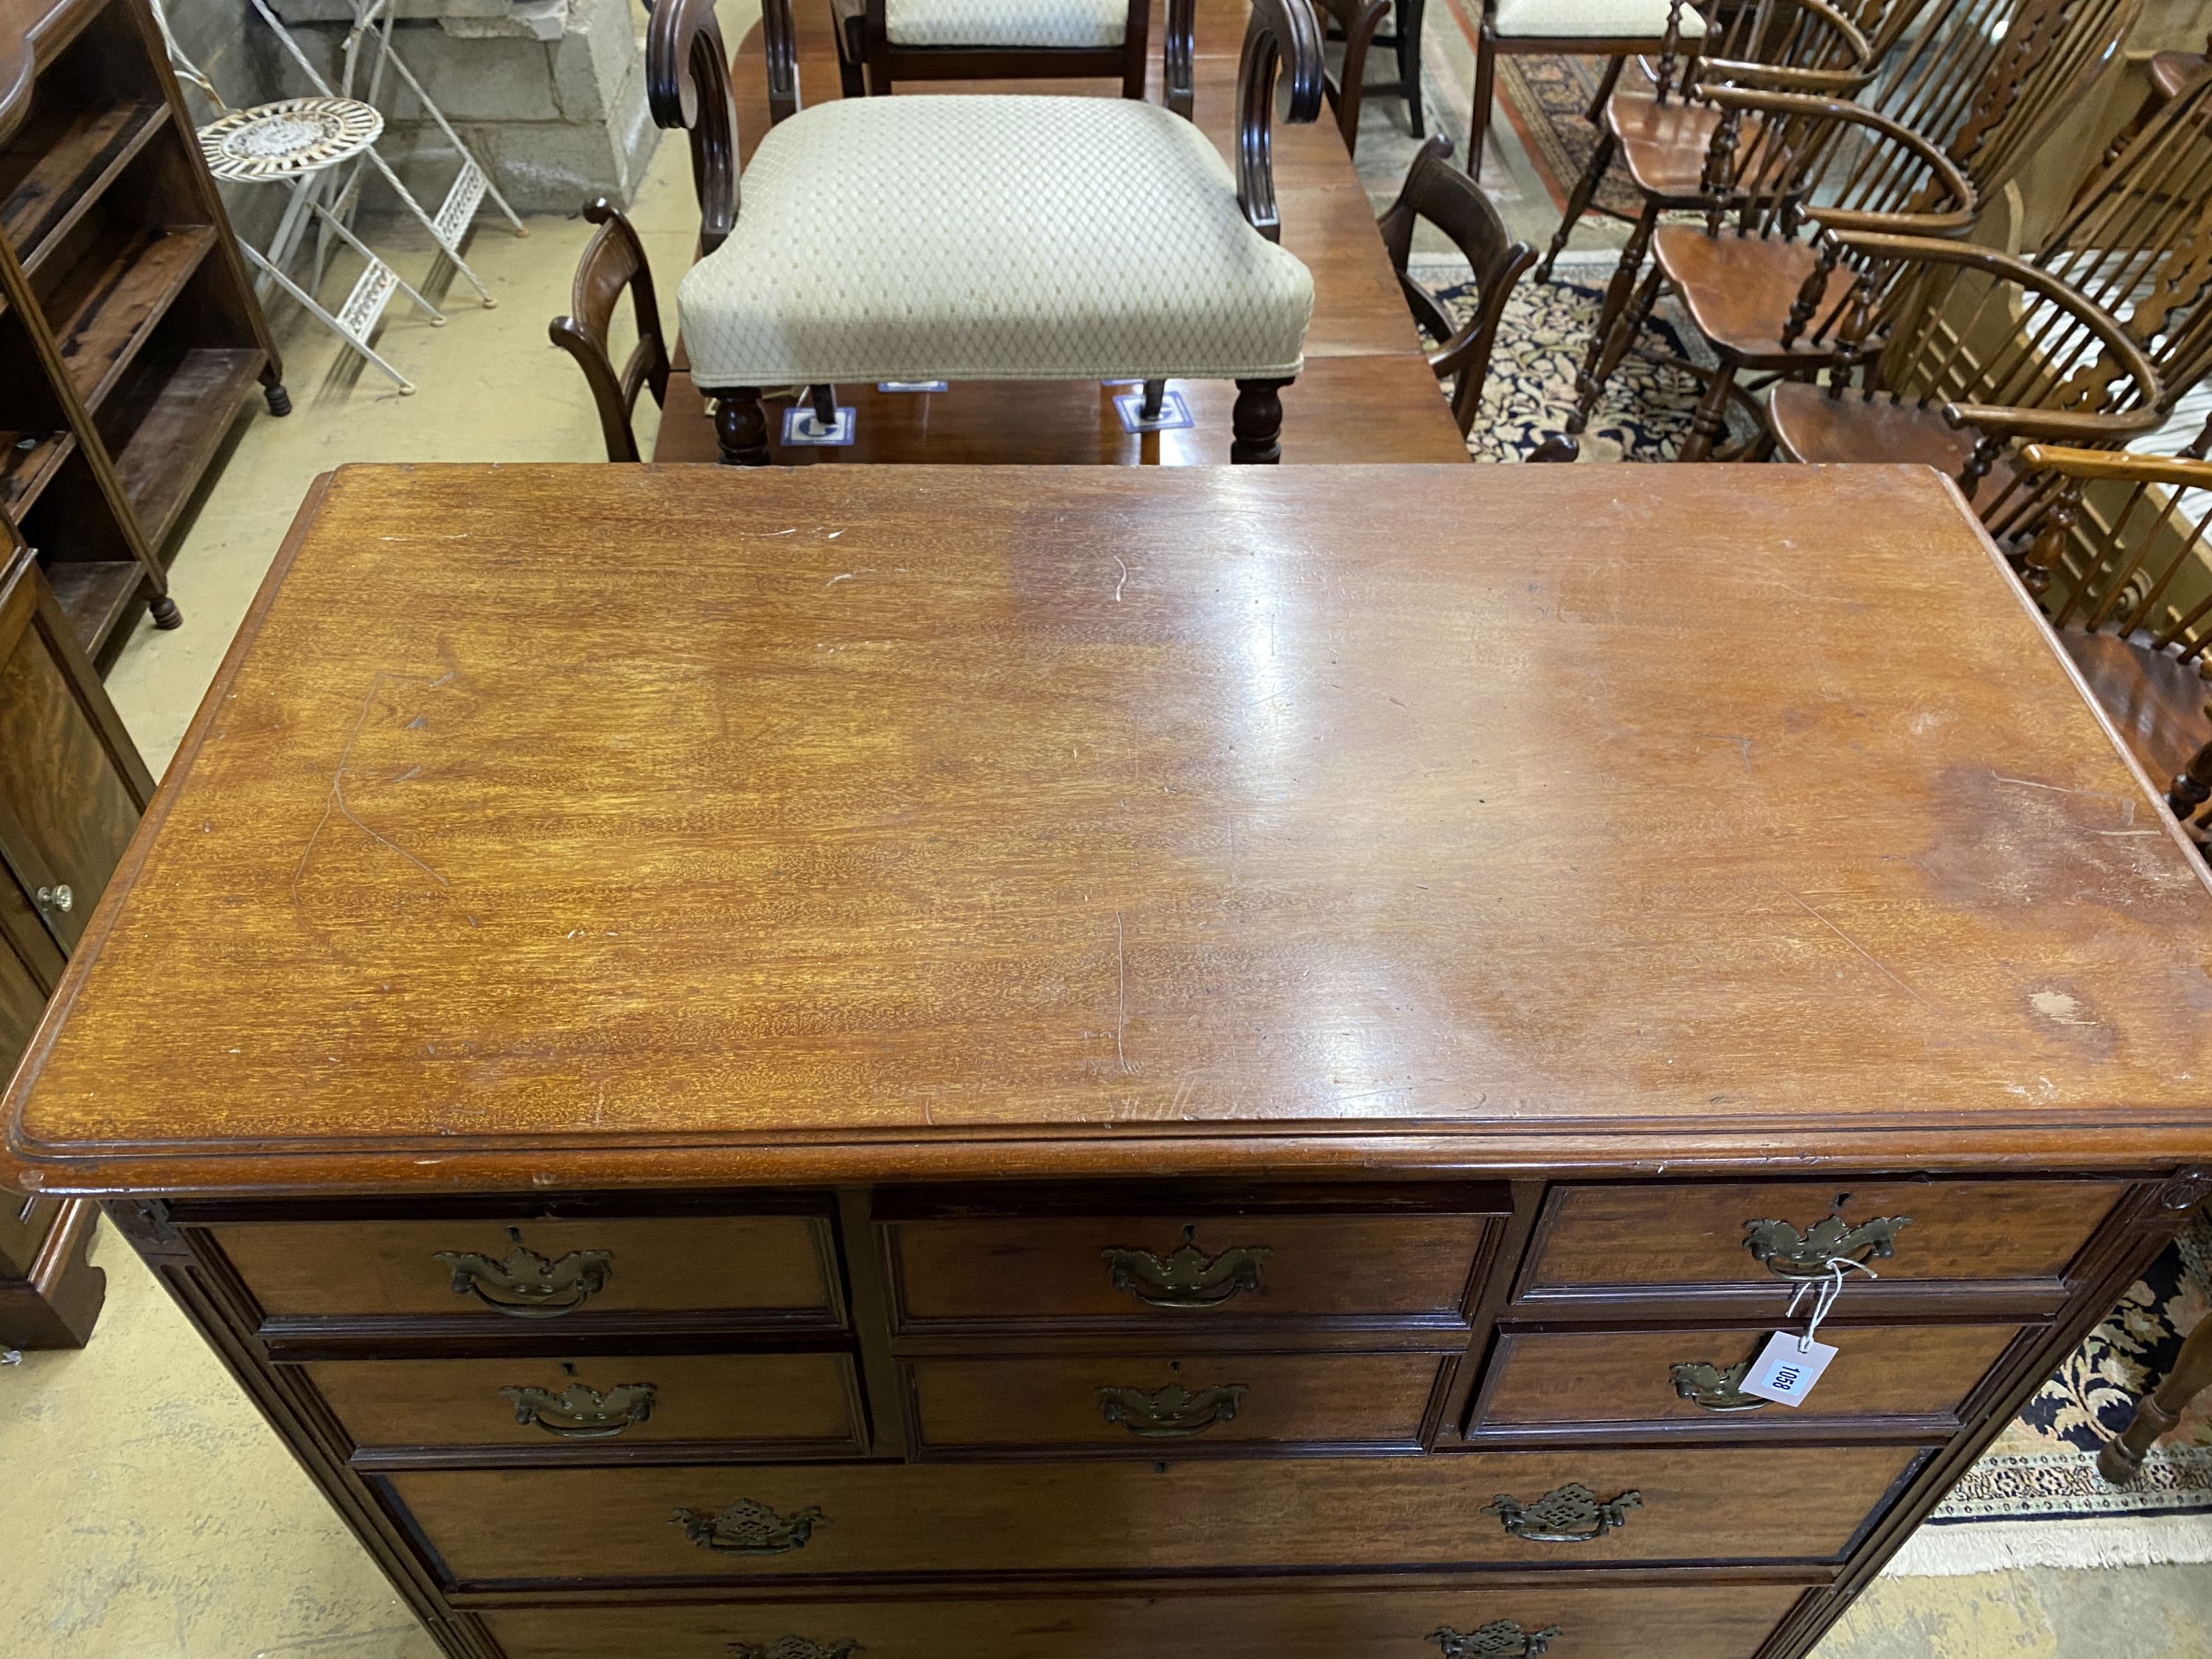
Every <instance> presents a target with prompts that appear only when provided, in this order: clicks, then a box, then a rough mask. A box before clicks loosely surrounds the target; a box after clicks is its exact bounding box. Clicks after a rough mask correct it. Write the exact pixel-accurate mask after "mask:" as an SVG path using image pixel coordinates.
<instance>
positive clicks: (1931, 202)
mask: <svg viewBox="0 0 2212 1659" xmlns="http://www.w3.org/2000/svg"><path fill="white" fill-rule="evenodd" d="M1703 95H1704V96H1705V98H1706V99H1707V100H1709V101H1711V103H1712V104H1714V105H1715V106H1717V107H1719V108H1721V109H1723V110H1735V111H1742V112H1746V113H1750V114H1757V115H1763V116H1765V117H1767V118H1768V120H1769V122H1770V124H1773V123H1777V122H1780V121H1784V120H1790V119H1792V118H1795V119H1797V120H1802V121H1806V122H1826V123H1830V124H1832V125H1837V126H1839V127H1840V126H1851V127H1858V128H1861V129H1863V130H1864V131H1867V132H1869V133H1871V134H1872V135H1874V136H1875V139H1876V140H1877V141H1881V142H1887V143H1891V144H1894V145H1896V146H1897V147H1898V148H1899V149H1903V150H1905V152H1906V153H1908V154H1909V155H1911V157H1912V158H1913V160H1914V161H1917V163H1918V164H1919V165H1920V166H1921V167H1923V168H1924V169H1925V170H1926V172H1927V175H1928V177H1927V181H1926V183H1925V184H1924V185H1923V186H1922V188H1921V191H1920V197H1919V199H1920V201H1921V203H1922V204H1923V205H1921V206H1919V207H1917V208H1915V209H1912V210H1908V211H1904V212H1896V213H1870V212H1864V211H1862V210H1857V209H1854V208H1841V207H1823V206H1820V205H1819V204H1814V203H1808V204H1806V205H1805V210H1804V212H1805V216H1806V217H1807V218H1808V219H1810V220H1812V221H1813V222H1814V223H1816V224H1818V225H1820V227H1821V228H1823V229H1825V230H1828V231H1832V232H1834V233H1837V234H1838V235H1841V234H1844V233H1845V232H1850V233H1853V234H1861V233H1863V234H1896V235H1905V236H1930V237H1936V236H1956V235H1959V234H1962V233H1963V232H1966V231H1967V230H1971V229H1972V228H1973V226H1974V223H1975V222H1976V221H1977V220H1978V219H1979V218H1980V217H1981V204H1980V202H1979V201H1978V198H1977V197H1976V196H1975V193H1974V185H1973V181H1972V179H1968V178H1967V177H1966V174H1965V173H1962V172H1960V169H1959V166H1958V164H1957V163H1956V162H1954V161H1952V160H1951V158H1950V157H1949V156H1948V155H1945V154H1944V153H1943V152H1942V150H1940V149H1937V148H1936V146H1935V145H1934V144H1931V143H1929V142H1928V140H1927V139H1925V138H1923V137H1921V136H1920V134H1918V133H1917V132H1915V131H1913V130H1912V129H1911V128H1910V127H1908V126H1905V125H1903V124H1902V123H1900V122H1898V121H1895V120H1893V119H1892V118H1890V117H1888V116H1887V115H1884V114H1883V113H1881V112H1880V111H1879V110H1871V109H1868V108H1866V107H1864V106H1862V105H1859V104H1854V103H1851V102H1850V101H1848V100H1844V99H1840V98H1825V97H1820V96H1818V95H1816V94H1808V93H1799V92H1769V91H1765V90H1762V89H1759V88H1750V87H1714V88H1711V89H1709V90H1708V91H1706V92H1705V94H1703ZM1839 139H1840V135H1838V141H1839ZM1713 140H1714V143H1715V144H1716V145H1718V144H1719V143H1721V142H1722V135H1721V134H1720V133H1718V132H1716V133H1715V134H1714V135H1713Z"/></svg>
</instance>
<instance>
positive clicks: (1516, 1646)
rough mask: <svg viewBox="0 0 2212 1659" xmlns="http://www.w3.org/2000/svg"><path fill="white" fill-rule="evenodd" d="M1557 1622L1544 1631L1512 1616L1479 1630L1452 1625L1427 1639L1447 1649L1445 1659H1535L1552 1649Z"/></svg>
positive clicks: (1440, 1628) (1430, 1633) (1442, 1627)
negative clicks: (1459, 1629) (1526, 1626)
mask: <svg viewBox="0 0 2212 1659" xmlns="http://www.w3.org/2000/svg"><path fill="white" fill-rule="evenodd" d="M1558 1634H1559V1626H1557V1625H1547V1626H1544V1628H1543V1629H1541V1630H1522V1628H1521V1626H1518V1625H1516V1624H1515V1623H1514V1622H1513V1621H1512V1620H1510V1619H1493V1620H1491V1621H1490V1622H1489V1623H1488V1624H1486V1625H1485V1626H1482V1627H1481V1628H1480V1630H1472V1631H1469V1632H1468V1633H1467V1634H1466V1635H1464V1636H1462V1635H1461V1634H1460V1633H1459V1632H1457V1631H1455V1630H1454V1629H1453V1628H1452V1627H1451V1626H1449V1625H1444V1626H1439V1627H1438V1628H1437V1629H1435V1630H1432V1631H1431V1632H1429V1635H1428V1639H1429V1640H1430V1641H1431V1642H1434V1643H1435V1644H1437V1646H1438V1647H1440V1648H1442V1649H1443V1650H1444V1659H1535V1656H1537V1655H1538V1654H1541V1653H1545V1652H1547V1651H1549V1650H1550V1649H1551V1645H1552V1638H1553V1637H1554V1636H1557V1635H1558Z"/></svg>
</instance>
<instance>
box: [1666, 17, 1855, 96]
mask: <svg viewBox="0 0 2212 1659" xmlns="http://www.w3.org/2000/svg"><path fill="white" fill-rule="evenodd" d="M1796 4H1797V9H1799V10H1800V11H1802V12H1805V13H1807V14H1808V15H1811V16H1813V17H1814V18H1816V19H1818V20H1819V21H1820V24H1821V25H1822V26H1823V27H1826V28H1827V29H1829V30H1831V31H1832V32H1833V33H1835V34H1836V35H1837V36H1838V37H1839V38H1840V39H1841V40H1842V42H1843V45H1844V51H1845V52H1848V53H1849V54H1850V60H1851V63H1850V67H1849V68H1847V69H1799V68H1795V67H1792V66H1790V65H1789V64H1762V63H1759V62H1756V61H1754V60H1752V59H1747V58H1709V57H1699V58H1693V59H1692V61H1691V62H1690V63H1688V64H1686V65H1685V66H1684V67H1683V70H1682V74H1683V77H1684V81H1685V85H1684V88H1683V90H1684V91H1685V92H1686V93H1693V94H1698V95H1700V96H1702V95H1704V94H1705V91H1706V90H1707V89H1708V88H1712V89H1716V90H1717V89H1718V88H1723V87H1752V88H1765V89H1767V90H1770V91H1775V92H1800V93H1823V92H1840V93H1850V92H1856V91H1857V90H1858V88H1861V87H1863V86H1864V85H1865V84H1866V82H1867V80H1868V78H1869V76H1871V75H1872V74H1873V73H1874V68H1875V58H1874V47H1873V45H1872V44H1871V43H1870V42H1869V40H1867V38H1866V35H1865V33H1863V31H1861V29H1860V28H1859V27H1858V26H1857V24H1855V23H1853V22H1852V21H1851V20H1850V18H1848V17H1846V16H1844V14H1843V13H1842V12H1840V11H1838V10H1837V9H1835V7H1833V6H1832V5H1830V4H1829V3H1828V0H1796Z"/></svg>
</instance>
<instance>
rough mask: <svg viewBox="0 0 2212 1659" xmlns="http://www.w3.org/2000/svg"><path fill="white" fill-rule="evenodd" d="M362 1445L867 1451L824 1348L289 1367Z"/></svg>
mask: <svg viewBox="0 0 2212 1659" xmlns="http://www.w3.org/2000/svg"><path fill="white" fill-rule="evenodd" d="M301 1370H304V1371H305V1372H306V1373H307V1377H308V1379H309V1380H310V1381H311V1382H313V1384H314V1385H315V1388H316V1389H317V1390H318V1391H319V1393H320V1394H321V1395H322V1397H323V1400H324V1401H325V1403H326V1404H327V1405H328V1406H329V1407H330V1408H331V1411H332V1412H333V1413H336V1414H337V1419H338V1421H339V1422H340V1423H341V1424H342V1425H344V1428H345V1431H346V1432H347V1433H348V1434H349V1435H350V1436H352V1437H353V1440H354V1443H355V1444H356V1445H357V1446H364V1447H394V1446H421V1447H459V1446H470V1447H485V1446H498V1447H519V1448H522V1449H526V1450H528V1451H533V1452H539V1453H544V1454H546V1455H549V1456H560V1455H569V1454H570V1451H571V1449H579V1448H580V1449H586V1450H588V1449H591V1448H593V1447H602V1446H610V1445H616V1444H619V1445H621V1446H623V1447H630V1446H638V1445H650V1444H669V1443H686V1444H706V1443H715V1444H728V1445H732V1446H738V1447H743V1448H748V1449H752V1450H753V1451H754V1453H755V1454H756V1455H770V1454H775V1455H787V1456H790V1455H817V1454H819V1455H829V1454H836V1453H844V1454H847V1455H851V1454H854V1453H857V1452H860V1451H862V1450H864V1449H865V1448H864V1447H863V1446H862V1445H861V1443H860V1429H859V1422H860V1416H859V1407H858V1404H857V1402H856V1398H855V1378H854V1370H853V1362H852V1361H851V1360H850V1359H849V1358H847V1357H846V1356H845V1355H843V1354H836V1353H765V1354H637V1355H630V1356H627V1357H623V1356H616V1357H608V1358H602V1357H598V1356H594V1357H592V1358H578V1359H573V1360H568V1361H562V1360H557V1359H349V1360H343V1361H332V1362H330V1363H326V1364H311V1365H305V1366H302V1367H301Z"/></svg>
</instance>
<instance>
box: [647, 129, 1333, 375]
mask: <svg viewBox="0 0 2212 1659" xmlns="http://www.w3.org/2000/svg"><path fill="white" fill-rule="evenodd" d="M677 308H678V312H679V313H680V314H681V316H682V319H683V328H684V345H685V347H686V349H688V350H689V352H690V361H691V378H692V380H694V381H695V382H696V384H698V385H699V386H704V387H708V388H709V389H726V388H735V387H738V386H787V385H790V384H792V383H793V382H801V383H810V384H818V383H820V382H823V381H835V380H863V381H864V380H1135V379H1140V378H1141V379H1150V378H1154V377H1160V376H1167V375H1176V376H1181V377H1183V378H1188V379H1201V378H1202V379H1217V380H1282V379H1287V378H1289V377H1291V376H1292V375H1295V374H1297V371H1298V368H1299V363H1300V360H1301V357H1302V355H1303V353H1304V348H1305V331H1306V323H1307V321H1308V319H1310V317H1311V315H1312V313H1313V278H1312V277H1311V276H1310V275H1309V274H1308V273H1307V270H1306V268H1305V267H1304V265H1303V264H1299V263H1298V261H1297V258H1295V257H1294V256H1292V255H1291V254H1289V253H1286V252H1284V251H1283V250H1282V249H1281V248H1279V247H1278V246H1275V245H1274V244H1273V243H1272V242H1270V241H1268V240H1267V238H1265V237H1264V236H1261V234H1259V232H1257V231H1255V230H1254V229H1253V228H1252V227H1251V226H1250V225H1249V224H1248V223H1247V222H1245V219H1244V216H1243V212H1242V211H1241V210H1239V209H1238V207H1237V186H1236V182H1235V180H1234V179H1233V178H1232V177H1231V173H1230V171H1229V167H1228V163H1226V162H1225V161H1223V160H1222V159H1221V156H1220V155H1219V154H1218V152H1217V151H1216V150H1215V149H1214V148H1213V146H1212V144H1211V143H1208V142H1207V141H1206V137H1205V135H1204V134H1202V133H1200V131H1198V129H1197V128H1196V127H1194V126H1193V125H1191V124H1190V123H1189V122H1188V121H1186V120H1184V119H1183V118H1182V117H1180V116H1176V115H1170V114H1169V113H1168V112H1167V111H1165V110H1164V109H1162V108H1161V107H1160V106H1158V105H1157V104H1146V103H1139V102H1137V101H1135V100H1132V99H1127V98H1075V97H1061V98H1054V97H1024V96H1018V95H1012V94H1007V95H1000V94H988V95H973V96H965V97H963V96H951V97H909V96H907V95H904V94H902V95H900V96H898V97H896V98H848V99H841V100H836V101H835V102H832V103H826V104H819V105H817V106H814V107H813V108H811V109H808V110H803V111H801V112H799V114H797V115H794V116H793V117H792V118H790V119H788V120H787V121H784V122H782V123H781V124H780V125H777V126H775V128H773V129H772V130H771V131H769V134H768V136H767V137H765V138H763V140H762V141H761V145H760V149H759V150H758V151H757V152H756V153H755V155H754V156H753V161H752V165H751V166H750V167H747V168H746V169H745V173H744V180H743V188H742V191H741V192H740V200H739V205H738V223H737V228H736V229H735V230H734V231H732V233H731V234H730V238H729V240H727V241H726V242H724V243H723V244H722V246H720V247H719V248H717V249H716V250H715V251H714V252H713V253H711V254H709V255H708V257H707V258H704V259H702V260H701V261H700V262H699V263H698V264H696V265H694V266H693V267H692V268H691V270H690V273H689V274H688V275H687V276H685V277H684V283H683V286H682V287H681V288H680V289H678V292H677Z"/></svg>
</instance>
